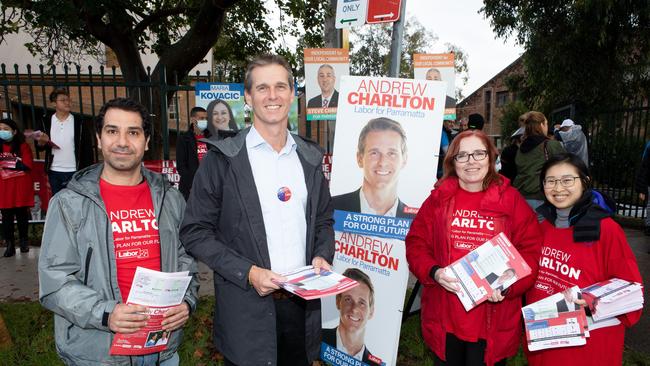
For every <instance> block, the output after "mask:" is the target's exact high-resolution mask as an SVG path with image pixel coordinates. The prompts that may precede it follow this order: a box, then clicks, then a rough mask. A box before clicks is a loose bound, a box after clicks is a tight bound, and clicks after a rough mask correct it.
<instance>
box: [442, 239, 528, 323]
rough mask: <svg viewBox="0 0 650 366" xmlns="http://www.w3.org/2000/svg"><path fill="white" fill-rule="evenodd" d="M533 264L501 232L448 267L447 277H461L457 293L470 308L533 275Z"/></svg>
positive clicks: (467, 308) (466, 307)
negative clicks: (530, 264) (531, 267)
mask: <svg viewBox="0 0 650 366" xmlns="http://www.w3.org/2000/svg"><path fill="white" fill-rule="evenodd" d="M530 272H531V269H530V266H529V265H528V264H527V263H526V261H524V259H523V258H522V257H521V254H519V252H518V251H517V249H516V248H515V247H514V246H513V245H512V243H511V242H510V240H508V238H507V237H506V235H505V234H504V233H499V234H498V235H496V236H495V237H493V238H492V239H490V240H488V241H486V242H485V243H483V244H482V245H481V246H480V247H478V248H476V249H474V250H473V251H471V252H469V253H468V254H467V255H466V256H464V257H462V258H460V259H459V260H457V261H455V262H454V263H452V264H451V265H449V266H447V268H446V269H445V273H446V274H447V276H450V277H455V278H457V279H458V281H459V282H458V285H459V286H460V291H459V292H457V293H456V294H457V295H458V298H459V299H460V301H461V302H462V303H463V306H464V307H465V310H466V311H469V310H471V309H473V308H475V307H476V306H477V305H479V304H481V303H482V302H484V301H486V300H487V299H488V298H489V297H490V296H491V295H492V293H493V292H494V291H496V290H501V291H504V290H505V289H507V288H508V287H510V286H511V285H512V284H513V283H515V282H517V281H518V280H520V279H521V278H523V277H526V276H528V275H529V274H530Z"/></svg>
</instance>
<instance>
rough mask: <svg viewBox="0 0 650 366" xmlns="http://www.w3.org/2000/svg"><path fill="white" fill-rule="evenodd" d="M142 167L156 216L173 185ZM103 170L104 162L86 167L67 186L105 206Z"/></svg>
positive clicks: (159, 175)
mask: <svg viewBox="0 0 650 366" xmlns="http://www.w3.org/2000/svg"><path fill="white" fill-rule="evenodd" d="M140 169H141V172H142V176H143V177H144V179H145V180H146V181H147V183H148V184H149V189H150V190H151V198H152V200H153V204H154V209H155V212H156V217H159V214H160V209H161V207H162V200H163V197H164V195H165V193H166V192H167V190H168V189H169V188H170V187H171V184H170V183H169V181H167V179H165V178H164V177H163V176H162V175H161V174H157V173H154V172H152V171H150V170H149V169H147V168H145V167H144V166H141V168H140ZM103 170H104V164H103V163H98V164H95V165H91V166H89V167H87V168H84V169H82V170H80V171H78V172H77V173H75V174H74V176H73V177H72V179H70V182H69V183H68V185H67V188H69V189H70V190H72V191H74V192H77V193H79V194H81V195H83V196H86V197H88V198H90V199H91V200H93V201H94V202H95V203H96V204H98V205H99V206H101V207H105V206H104V201H103V199H102V197H101V193H100V191H99V179H100V177H101V175H102V171H103Z"/></svg>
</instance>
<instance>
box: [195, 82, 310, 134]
mask: <svg viewBox="0 0 650 366" xmlns="http://www.w3.org/2000/svg"><path fill="white" fill-rule="evenodd" d="M294 90H295V88H294ZM194 96H195V101H194V103H195V105H196V106H197V107H203V108H205V110H206V111H207V112H208V123H212V124H214V125H215V126H217V128H218V129H221V130H231V131H239V130H242V129H244V128H246V127H249V124H247V123H246V116H247V115H248V116H251V118H252V112H251V110H250V107H249V106H247V105H246V100H245V98H244V84H242V83H196V85H195V89H194ZM210 113H212V117H211V116H210ZM289 130H290V131H291V132H293V133H298V98H295V99H294V101H293V104H291V110H290V111H289Z"/></svg>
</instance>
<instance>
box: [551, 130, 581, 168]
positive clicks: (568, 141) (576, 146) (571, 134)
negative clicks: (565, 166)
mask: <svg viewBox="0 0 650 366" xmlns="http://www.w3.org/2000/svg"><path fill="white" fill-rule="evenodd" d="M557 127H558V128H557V129H555V130H554V135H555V139H556V140H558V141H560V142H562V146H564V149H565V150H566V151H567V152H569V153H572V154H576V155H578V156H579V157H580V159H582V161H584V162H585V165H587V166H589V152H588V151H587V137H586V136H585V134H584V132H583V131H582V126H580V125H577V124H575V123H574V122H573V121H572V120H570V119H565V120H564V121H562V124H561V125H559V126H557Z"/></svg>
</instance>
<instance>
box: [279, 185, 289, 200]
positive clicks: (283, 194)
mask: <svg viewBox="0 0 650 366" xmlns="http://www.w3.org/2000/svg"><path fill="white" fill-rule="evenodd" d="M278 199H279V200H280V201H282V202H287V201H288V200H290V199H291V190H290V189H289V187H280V189H278Z"/></svg>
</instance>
